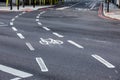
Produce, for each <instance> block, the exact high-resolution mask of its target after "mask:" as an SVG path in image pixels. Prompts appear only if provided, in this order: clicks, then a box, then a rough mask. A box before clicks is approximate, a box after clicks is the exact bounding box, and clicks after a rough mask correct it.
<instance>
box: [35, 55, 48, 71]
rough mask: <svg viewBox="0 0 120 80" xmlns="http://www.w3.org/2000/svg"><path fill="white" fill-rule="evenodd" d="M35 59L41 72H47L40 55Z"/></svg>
mask: <svg viewBox="0 0 120 80" xmlns="http://www.w3.org/2000/svg"><path fill="white" fill-rule="evenodd" d="M36 61H37V63H38V65H39V67H40V69H41V71H42V72H48V68H47V67H46V65H45V63H44V61H43V59H42V58H41V57H38V58H36Z"/></svg>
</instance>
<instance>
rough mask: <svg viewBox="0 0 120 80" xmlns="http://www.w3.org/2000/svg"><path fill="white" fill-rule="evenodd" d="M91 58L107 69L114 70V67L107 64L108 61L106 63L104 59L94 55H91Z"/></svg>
mask: <svg viewBox="0 0 120 80" xmlns="http://www.w3.org/2000/svg"><path fill="white" fill-rule="evenodd" d="M92 57H93V58H95V59H96V60H98V61H99V62H101V63H102V64H104V65H105V66H106V67H108V68H115V66H114V65H112V64H111V63H109V62H108V61H106V60H105V59H103V58H102V57H100V56H98V55H96V54H93V55H92Z"/></svg>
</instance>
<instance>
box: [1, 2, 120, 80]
mask: <svg viewBox="0 0 120 80" xmlns="http://www.w3.org/2000/svg"><path fill="white" fill-rule="evenodd" d="M100 2H101V1H100V0H81V1H80V2H79V3H67V4H64V5H62V6H61V5H58V6H56V7H53V8H48V9H42V10H37V11H32V12H0V80H120V22H119V21H113V20H107V19H102V18H100V17H98V8H99V6H100Z"/></svg>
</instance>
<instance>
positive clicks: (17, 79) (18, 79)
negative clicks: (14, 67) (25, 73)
mask: <svg viewBox="0 0 120 80" xmlns="http://www.w3.org/2000/svg"><path fill="white" fill-rule="evenodd" d="M20 79H21V78H19V77H16V78H14V79H10V80H20Z"/></svg>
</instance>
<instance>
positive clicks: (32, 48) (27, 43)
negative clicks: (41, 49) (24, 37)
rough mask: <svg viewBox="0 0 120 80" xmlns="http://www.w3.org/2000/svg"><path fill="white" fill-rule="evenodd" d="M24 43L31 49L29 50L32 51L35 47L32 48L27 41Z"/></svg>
mask: <svg viewBox="0 0 120 80" xmlns="http://www.w3.org/2000/svg"><path fill="white" fill-rule="evenodd" d="M26 45H27V47H28V48H29V49H30V50H31V51H34V50H35V49H34V48H33V46H32V45H31V44H30V43H29V42H26Z"/></svg>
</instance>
